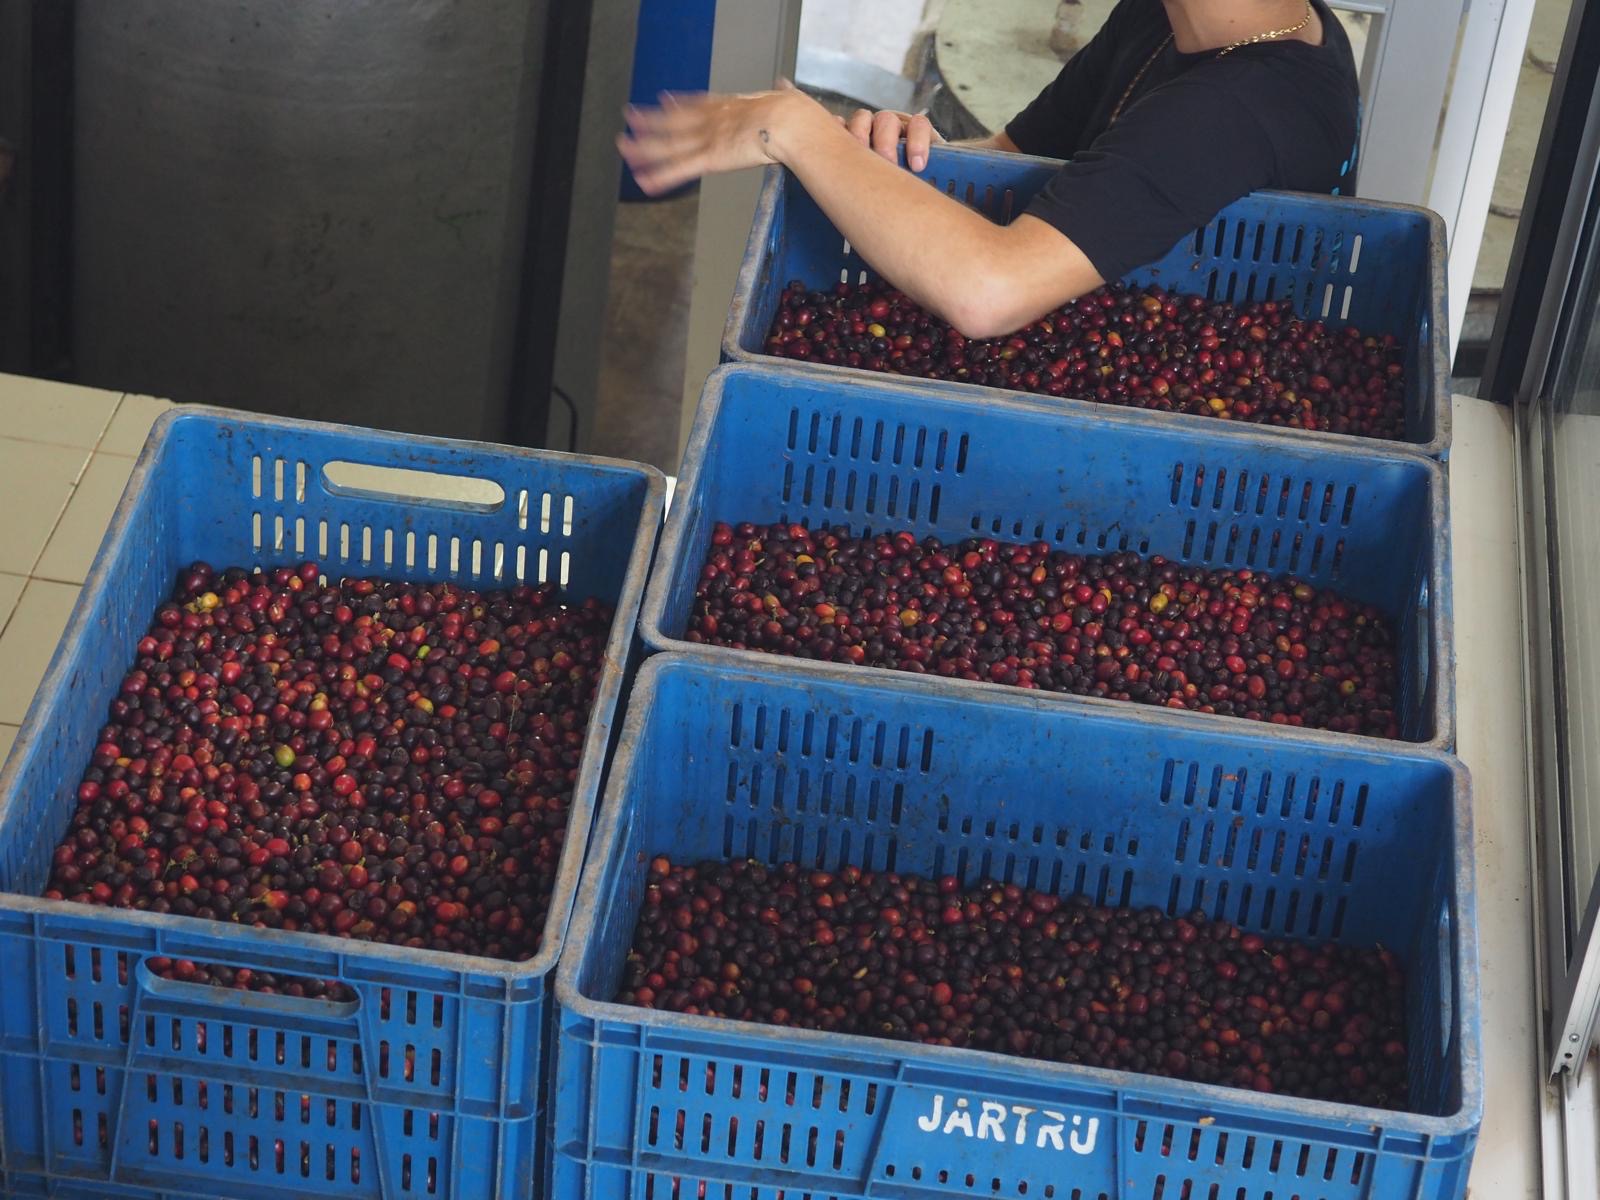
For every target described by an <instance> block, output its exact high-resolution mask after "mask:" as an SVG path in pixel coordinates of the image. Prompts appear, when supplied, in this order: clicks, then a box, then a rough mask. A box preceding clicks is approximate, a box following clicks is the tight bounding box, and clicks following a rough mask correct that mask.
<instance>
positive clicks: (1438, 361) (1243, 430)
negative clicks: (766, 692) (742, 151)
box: [722, 145, 1453, 459]
mask: <svg viewBox="0 0 1600 1200" xmlns="http://www.w3.org/2000/svg"><path fill="white" fill-rule="evenodd" d="M946 155H950V156H952V157H954V158H956V159H958V160H959V159H962V158H965V159H968V160H970V161H973V162H983V163H990V164H997V165H998V164H1006V165H1013V164H1016V163H1018V162H1021V163H1025V164H1027V165H1029V166H1035V167H1059V166H1060V165H1061V164H1062V160H1061V159H1054V158H1046V157H1043V156H1040V155H1036V154H1008V153H1006V152H1005V151H1003V150H981V149H977V148H975V147H968V146H950V145H935V146H934V147H933V148H932V150H931V151H930V152H929V155H928V166H927V168H926V169H925V170H928V171H931V170H933V169H934V167H935V166H936V165H937V164H938V162H939V161H940V160H941V159H942V158H944V157H945V156H946ZM919 174H921V173H920V172H919ZM789 177H790V172H789V169H788V168H787V167H784V166H782V165H780V164H777V163H774V164H771V165H769V166H768V167H766V168H765V170H764V171H763V173H762V181H761V192H760V195H759V198H758V199H757V201H756V209H755V218H754V220H753V221H752V222H751V226H750V236H749V238H748V239H747V241H746V243H745V253H744V259H743V261H742V262H741V263H740V265H739V274H738V276H737V282H736V283H735V284H734V293H733V294H734V300H733V304H732V305H731V306H730V307H729V309H728V317H727V320H726V321H725V322H724V323H723V327H722V358H723V361H724V362H737V363H760V362H769V363H787V362H790V361H792V360H789V359H779V358H774V357H773V356H772V355H769V354H762V353H760V352H758V351H754V350H746V349H744V348H743V347H742V346H740V345H739V334H740V331H741V330H742V329H743V328H744V326H745V324H746V323H747V322H748V320H749V319H750V316H751V314H750V312H749V309H750V306H751V304H752V303H753V302H754V301H755V299H756V283H757V280H758V279H759V277H760V274H761V261H762V257H763V255H764V253H765V248H766V244H767V241H768V239H769V238H770V237H771V235H772V229H773V226H774V225H775V224H776V222H777V219H778V201H779V198H780V196H781V195H782V192H783V189H784V188H785V187H786V186H787V180H788V178H789ZM795 183H796V185H797V186H800V185H799V181H798V179H796V180H795ZM1246 195H1247V196H1251V197H1262V198H1268V199H1270V198H1274V197H1277V198H1284V199H1291V200H1294V201H1308V200H1311V201H1318V202H1323V203H1330V204H1331V203H1337V204H1339V205H1340V206H1341V207H1346V208H1357V209H1364V210H1366V211H1377V212H1398V213H1405V214H1408V215H1410V216H1413V217H1421V218H1422V219H1423V220H1425V221H1426V222H1427V225H1428V258H1429V262H1430V265H1432V266H1435V267H1437V268H1438V269H1440V270H1441V271H1442V269H1443V262H1444V258H1445V247H1446V246H1447V245H1448V244H1449V234H1448V231H1447V228H1446V226H1445V222H1444V218H1443V217H1442V216H1440V215H1439V214H1438V213H1437V212H1435V211H1434V210H1433V209H1431V208H1427V207H1425V206H1423V205H1420V204H1399V203H1394V202H1390V201H1387V200H1371V199H1367V198H1366V197H1361V196H1325V195H1322V194H1320V193H1317V192H1294V191H1287V190H1282V189H1270V188H1269V189H1262V190H1260V191H1255V192H1249V193H1247V194H1246ZM1244 198H1245V197H1240V199H1244ZM1212 219H1213V220H1214V219H1215V215H1214V216H1213V218H1212ZM1432 291H1433V294H1432V295H1431V296H1430V297H1429V300H1428V324H1429V327H1430V328H1431V330H1432V331H1433V339H1432V343H1433V344H1432V350H1433V353H1432V356H1431V362H1430V364H1429V366H1430V369H1431V371H1432V375H1433V378H1434V379H1435V380H1436V381H1442V382H1443V384H1444V387H1443V389H1442V390H1441V391H1438V393H1437V394H1436V395H1435V396H1434V420H1433V424H1434V430H1435V432H1434V436H1433V437H1431V438H1429V439H1428V440H1427V441H1425V442H1412V441H1407V440H1406V439H1404V438H1369V437H1360V436H1357V435H1353V434H1346V433H1329V432H1327V431H1326V430H1320V429H1318V430H1312V429H1287V428H1284V427H1282V426H1276V425H1246V424H1242V423H1239V422H1235V421H1221V420H1218V419H1217V418H1215V417H1202V416H1196V415H1194V414H1190V413H1153V412H1146V411H1144V410H1142V409H1134V408H1125V407H1122V411H1123V412H1127V413H1132V414H1139V415H1138V416H1137V417H1136V419H1137V420H1138V421H1139V422H1140V423H1142V424H1150V423H1152V422H1162V421H1177V422H1179V428H1183V429H1194V430H1201V429H1204V430H1208V431H1214V432H1215V433H1216V434H1217V435H1218V436H1221V437H1230V438H1231V437H1238V436H1240V435H1241V434H1248V433H1251V432H1259V433H1262V434H1264V435H1266V436H1270V437H1273V438H1286V439H1292V440H1296V441H1298V440H1302V439H1304V440H1307V441H1310V442H1314V443H1318V444H1321V445H1332V446H1351V445H1353V446H1371V447H1378V448H1383V449H1406V450H1411V451H1415V452H1418V453H1421V454H1424V455H1426V456H1427V457H1429V458H1434V459H1443V458H1448V457H1449V453H1450V439H1451V428H1452V416H1453V414H1452V412H1451V394H1450V389H1449V380H1450V371H1451V359H1450V347H1449V341H1450V338H1449V329H1450V304H1449V297H1448V296H1447V295H1445V294H1444V292H1443V290H1442V289H1432ZM799 369H802V370H806V371H815V372H818V373H820V374H824V375H827V376H829V377H830V378H838V377H840V376H842V377H844V378H847V379H859V378H861V377H862V376H866V377H867V378H869V379H870V378H877V377H879V376H880V375H882V376H883V377H884V378H889V379H906V380H910V381H914V382H915V383H916V385H917V386H918V387H921V388H925V389H927V390H929V391H935V390H937V391H950V392H953V393H954V394H955V395H957V396H961V397H965V398H966V399H967V401H968V403H984V404H990V403H993V402H994V401H995V400H996V399H999V398H1003V397H1011V396H1019V395H1021V396H1029V395H1033V394H1034V393H1030V392H1014V391H1011V390H1009V389H1007V388H998V387H992V386H990V385H989V384H980V383H964V382H961V381H959V380H933V379H918V378H917V377H915V376H900V375H892V374H889V373H887V372H874V371H866V370H863V369H862V368H859V367H841V366H832V365H829V364H827V363H809V362H808V363H807V364H806V365H805V366H804V367H803V368H799ZM1041 399H1043V400H1045V401H1046V402H1047V403H1048V404H1049V405H1051V406H1054V407H1056V408H1057V409H1058V410H1060V409H1065V410H1066V411H1068V412H1074V413H1077V412H1083V411H1085V410H1087V411H1088V412H1096V413H1098V412H1102V411H1104V410H1106V409H1117V408H1119V407H1121V406H1118V405H1113V404H1100V403H1097V402H1095V401H1092V400H1081V399H1077V398H1074V397H1071V396H1050V397H1041Z"/></svg>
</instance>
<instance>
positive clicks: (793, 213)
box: [722, 146, 1450, 458]
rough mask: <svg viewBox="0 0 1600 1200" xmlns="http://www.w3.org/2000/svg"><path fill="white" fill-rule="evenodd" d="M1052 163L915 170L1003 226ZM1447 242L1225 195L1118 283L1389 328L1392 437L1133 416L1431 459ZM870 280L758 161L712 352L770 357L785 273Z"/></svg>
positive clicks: (1332, 207)
mask: <svg viewBox="0 0 1600 1200" xmlns="http://www.w3.org/2000/svg"><path fill="white" fill-rule="evenodd" d="M1060 165H1061V164H1060V163H1059V162H1057V161H1055V160H1052V159H1043V158H1029V157H1025V156H1022V155H1016V154H1000V153H996V152H993V151H983V150H971V149H955V148H951V147H946V146H936V147H934V149H933V151H932V153H931V154H930V155H929V158H928V165H927V167H926V168H925V169H924V170H923V171H922V172H921V175H922V177H923V178H925V179H927V180H928V181H929V182H930V183H932V184H933V185H934V186H935V187H938V188H940V189H941V190H943V191H945V192H947V193H948V194H949V195H951V196H955V197H957V198H958V199H960V200H963V201H965V202H966V203H967V204H969V205H972V206H974V207H976V208H977V209H979V210H980V211H981V212H983V213H984V214H985V215H987V216H988V217H990V218H991V219H993V220H996V221H998V222H1000V223H1001V224H1005V223H1007V222H1009V221H1010V220H1011V218H1012V217H1013V216H1014V215H1016V214H1018V213H1021V212H1022V211H1023V210H1024V209H1026V208H1027V206H1028V203H1029V201H1030V200H1032V198H1033V196H1034V195H1035V194H1036V193H1037V192H1038V191H1039V190H1040V189H1041V188H1043V187H1044V185H1045V183H1046V181H1048V180H1049V179H1050V177H1051V176H1052V175H1053V174H1054V173H1055V172H1056V170H1057V169H1059V167H1060ZM1446 245H1447V241H1446V235H1445V228H1444V222H1443V221H1442V220H1441V219H1440V218H1439V216H1438V214H1436V213H1433V212H1430V211H1428V210H1427V209H1423V208H1413V207H1410V206H1406V205H1399V204H1381V203H1378V202H1376V201H1371V200H1354V199H1341V198H1334V197H1329V196H1311V195H1303V194H1299V193H1293V192H1257V193H1255V194H1253V195H1250V196H1246V197H1244V198H1243V199H1241V200H1238V201H1235V202H1234V203H1233V204H1230V205H1229V206H1228V207H1227V208H1225V209H1223V210H1222V212H1221V213H1220V214H1219V215H1218V216H1217V217H1216V218H1215V219H1214V220H1213V221H1212V222H1211V223H1210V224H1208V225H1206V226H1205V227H1204V228H1203V229H1198V230H1196V231H1195V232H1194V233H1193V234H1192V235H1190V236H1188V237H1186V238H1184V239H1183V240H1182V241H1181V242H1179V243H1178V245H1176V246H1174V247H1173V248H1172V251H1171V252H1170V253H1169V254H1167V256H1166V257H1165V258H1163V259H1161V260H1160V261H1159V262H1155V263H1152V264H1150V265H1149V266H1146V267H1141V268H1140V269H1139V270H1137V271H1134V272H1132V273H1131V274H1129V275H1127V276H1125V277H1124V279H1123V282H1124V283H1128V284H1159V285H1160V286H1162V287H1164V288H1167V289H1168V290H1170V291H1175V292H1183V293H1186V294H1191V295H1202V296H1206V297H1208V298H1210V299H1215V300H1228V301H1234V302H1238V303H1247V302H1250V301H1253V300H1271V299H1279V300H1292V301H1293V302H1294V306H1295V309H1296V311H1298V312H1300V313H1301V314H1303V315H1306V316H1310V317H1315V318H1324V319H1326V320H1327V321H1328V322H1329V324H1331V325H1333V326H1336V327H1338V326H1343V325H1347V324H1353V325H1355V326H1356V327H1357V328H1359V329H1360V330H1361V331H1362V332H1363V333H1373V334H1384V333H1389V334H1393V335H1394V336H1395V337H1397V338H1400V339H1402V340H1403V341H1404V342H1405V344H1406V347H1407V352H1406V357H1405V360H1404V361H1405V370H1406V379H1407V389H1408V390H1407V395H1406V433H1405V438H1404V439H1403V443H1402V442H1401V441H1390V440H1388V439H1365V438H1351V437H1348V436H1344V435H1339V434H1330V433H1323V432H1311V431H1305V430H1298V429H1276V428H1273V427H1272V426H1266V425H1248V426H1245V425H1240V424H1238V423H1235V422H1231V421H1219V420H1215V419H1212V418H1207V417H1198V416H1190V415H1174V414H1170V413H1144V414H1142V415H1143V419H1144V420H1147V421H1160V422H1172V423H1175V424H1176V425H1178V426H1179V427H1183V428H1201V429H1204V430H1205V431H1207V432H1208V433H1211V434H1216V435H1220V436H1226V435H1227V434H1229V433H1231V432H1233V431H1235V430H1240V429H1247V430H1250V431H1252V432H1260V433H1266V434H1267V435H1269V436H1273V437H1292V438H1297V439H1298V438H1310V439H1313V440H1318V441H1332V442H1335V443H1344V444H1348V443H1350V442H1352V441H1353V442H1355V444H1357V445H1363V446H1372V445H1378V446H1395V445H1400V444H1407V443H1408V444H1411V445H1412V446H1413V447H1414V448H1416V449H1418V450H1421V451H1423V452H1424V453H1427V454H1429V455H1432V456H1434V457H1439V458H1442V457H1444V456H1446V455H1447V453H1448V451H1449V448H1450V337H1449V333H1448V330H1449V307H1448V304H1447V301H1446V294H1445V263H1446V258H1445V249H1446ZM873 276H874V273H873V272H872V271H871V270H869V269H868V265H867V263H866V262H865V260H863V259H862V257H861V256H860V255H859V254H857V253H855V252H854V251H853V250H852V249H851V248H850V243H849V242H848V241H846V240H845V239H844V237H843V236H842V235H841V234H840V233H839V232H838V230H837V229H835V228H834V226H833V223H832V222H831V221H829V220H828V218H827V217H826V216H824V215H823V212H822V210H821V209H820V208H818V207H817V205H816V202H815V201H813V200H812V199H811V197H810V196H809V195H808V194H807V193H806V191H805V189H804V188H803V187H801V186H800V183H799V181H798V180H797V179H795V178H794V176H792V175H791V174H789V173H788V172H787V171H784V170H782V169H781V168H777V167H773V168H770V169H769V170H768V172H767V176H766V180H765V183H764V185H763V187H762V192H761V199H760V202H759V203H758V205H757V207H756V217H755V225H754V227H753V228H752V229H751V232H750V243H749V247H748V248H747V250H746V251H745V259H744V265H743V266H742V267H741V268H740V271H739V279H738V282H737V284H736V285H735V287H734V293H733V305H732V307H731V308H730V310H729V312H728V322H727V326H726V327H725V329H724V330H723V335H722V356H723V359H724V360H725V361H732V362H753V361H765V362H772V361H773V360H772V359H771V358H770V357H768V356H766V355H765V354H764V352H763V347H764V345H765V344H766V338H767V331H768V330H769V329H770V328H771V326H772V318H773V315H774V314H775V313H776V311H777V306H778V298H779V296H780V295H781V294H782V292H783V289H784V287H785V286H787V285H788V283H789V282H790V281H791V280H795V279H799V280H804V281H805V282H806V283H807V284H808V285H810V286H811V287H814V288H828V287H831V286H832V285H833V284H835V283H840V282H850V283H856V282H861V281H864V280H866V279H868V278H871V277H873ZM784 361H789V360H784ZM805 369H807V370H814V371H825V372H828V373H829V374H837V373H839V372H848V373H849V375H850V377H852V378H859V377H860V376H861V375H862V374H863V372H862V371H860V370H859V369H854V368H849V367H831V366H826V365H823V364H814V363H807V364H805ZM918 386H921V387H929V388H953V389H955V390H956V391H957V393H958V394H964V395H966V396H968V397H969V398H972V399H987V398H991V397H995V396H1008V395H1015V394H1016V393H1014V392H1008V391H1005V390H1003V389H1000V388H992V387H987V386H982V385H978V384H966V383H934V382H931V381H928V380H918ZM1050 402H1051V403H1053V404H1056V405H1058V406H1065V407H1066V408H1068V409H1081V408H1082V407H1083V406H1084V405H1085V404H1086V403H1087V402H1086V401H1081V400H1070V399H1063V400H1051V401H1050ZM1105 407H1106V406H1104V405H1093V406H1092V409H1093V411H1102V410H1103V409H1104V408H1105ZM1129 411H1133V412H1138V411H1139V410H1129Z"/></svg>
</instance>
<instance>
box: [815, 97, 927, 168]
mask: <svg viewBox="0 0 1600 1200" xmlns="http://www.w3.org/2000/svg"><path fill="white" fill-rule="evenodd" d="M840 120H842V121H844V127H845V128H846V129H848V130H849V131H850V133H851V136H853V137H854V138H855V139H856V141H858V142H860V143H861V144H862V145H863V146H866V147H867V148H869V149H871V150H875V151H877V153H879V154H881V155H883V157H884V158H886V159H888V160H889V161H890V162H892V163H897V162H899V161H900V157H899V151H900V142H901V141H902V140H904V142H905V144H906V166H908V167H910V168H911V169H912V170H913V171H920V170H922V168H923V167H925V166H927V165H928V147H929V146H931V145H933V144H934V143H935V142H943V141H944V138H942V137H940V136H939V131H938V130H936V129H935V128H934V127H933V122H932V121H930V120H928V118H927V117H926V116H924V115H923V114H922V113H916V114H915V115H913V114H911V113H903V112H895V111H894V110H893V109H888V108H886V109H884V110H883V111H882V112H876V113H875V112H873V111H872V110H871V109H870V108H858V109H856V111H855V112H853V113H851V114H850V117H849V119H848V120H846V119H845V118H842V117H841V118H840Z"/></svg>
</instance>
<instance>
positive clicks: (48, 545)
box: [0, 375, 170, 760]
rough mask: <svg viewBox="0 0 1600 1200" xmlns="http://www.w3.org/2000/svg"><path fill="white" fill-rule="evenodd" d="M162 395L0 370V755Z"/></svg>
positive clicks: (64, 618)
mask: <svg viewBox="0 0 1600 1200" xmlns="http://www.w3.org/2000/svg"><path fill="white" fill-rule="evenodd" d="M168 407H170V403H169V402H168V401H166V400H155V399H152V398H150V397H148V396H123V395H120V394H118V393H116V392H102V391H96V390H93V389H91V388H81V387H67V386H63V385H61V384H55V383H44V382H41V381H38V380H33V379H23V378H19V377H18V376H15V375H0V481H3V482H0V512H4V513H5V518H4V520H3V521H0V760H3V759H4V757H5V755H6V754H7V753H9V751H10V749H11V743H12V742H13V741H14V740H15V739H16V735H17V726H18V725H19V724H20V723H21V721H22V718H23V716H24V715H25V714H26V712H27V711H28V704H29V703H30V701H31V700H32V699H33V692H34V688H35V687H37V686H38V683H39V679H40V677H41V676H43V674H44V669H45V667H46V666H47V665H48V664H49V662H50V655H51V654H52V653H53V652H54V650H55V646H56V642H57V641H58V640H59V639H60V637H61V633H62V631H63V630H64V629H65V628H66V624H67V617H68V615H69V614H70V613H71V611H72V605H73V603H74V602H75V601H76V600H77V598H78V589H79V587H80V586H81V585H82V583H83V580H84V577H85V575H86V574H87V573H88V570H89V564H90V562H91V561H92V560H93V559H94V554H95V551H96V550H97V549H99V546H100V538H101V536H102V535H103V534H104V533H105V528H106V523H107V522H108V521H109V520H110V519H111V514H112V511H113V510H114V509H115V508H116V505H117V500H118V498H119V497H120V496H121V495H122V488H123V485H124V484H125V483H127V480H128V475H129V473H130V472H131V471H132V470H133V463H134V459H135V457H136V456H137V455H138V453H139V450H140V448H141V447H142V446H143V445H144V439H145V434H146V433H147V432H149V429H150V425H151V423H152V422H153V421H154V420H155V419H156V417H157V416H159V415H160V414H161V412H162V410H164V409H166V408H168Z"/></svg>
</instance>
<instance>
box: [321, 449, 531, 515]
mask: <svg viewBox="0 0 1600 1200" xmlns="http://www.w3.org/2000/svg"><path fill="white" fill-rule="evenodd" d="M322 486H323V488H324V490H326V491H327V492H328V493H329V494H330V495H334V496H350V497H353V498H355V499H359V500H384V501H388V502H389V503H391V504H426V505H429V506H431V507H436V508H454V509H460V510H462V511H464V512H475V513H491V512H498V511H499V510H500V509H502V508H504V507H505V503H506V490H505V488H503V487H501V486H500V485H499V484H498V483H496V482H495V481H494V480H492V479H480V478H476V477H474V476H471V475H458V474H455V473H453V472H450V471H433V470H421V469H418V468H416V467H386V466H377V465H375V464H372V463H360V462H352V461H348V460H345V459H336V460H334V461H333V462H327V463H324V464H323V465H322Z"/></svg>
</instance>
